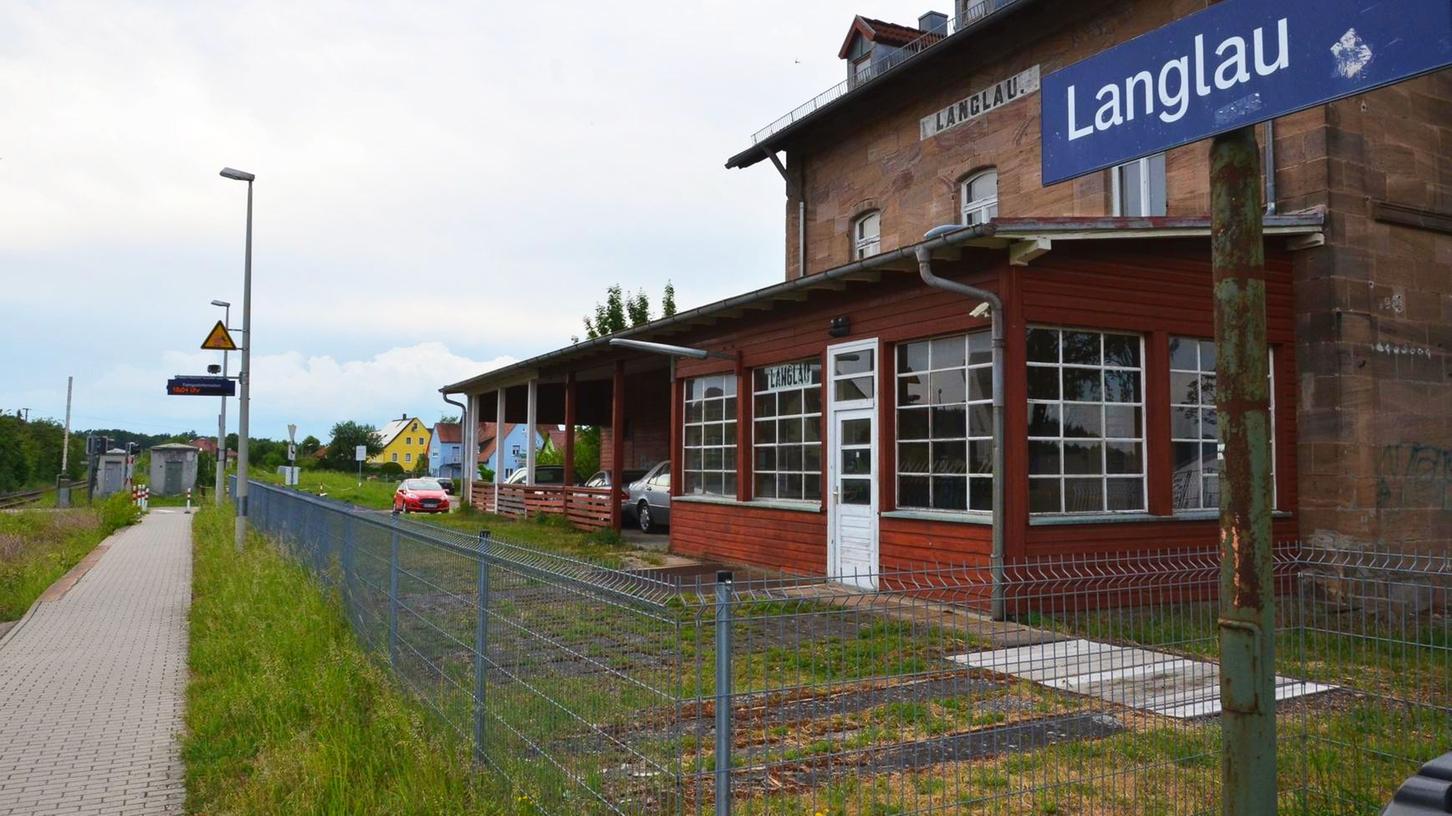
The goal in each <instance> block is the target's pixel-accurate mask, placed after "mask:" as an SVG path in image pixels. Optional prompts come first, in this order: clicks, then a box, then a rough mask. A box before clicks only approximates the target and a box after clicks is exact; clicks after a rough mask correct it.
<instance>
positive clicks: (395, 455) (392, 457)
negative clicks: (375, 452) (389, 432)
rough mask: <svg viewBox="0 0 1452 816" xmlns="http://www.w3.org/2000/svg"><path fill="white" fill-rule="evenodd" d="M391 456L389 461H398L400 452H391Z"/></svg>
mask: <svg viewBox="0 0 1452 816" xmlns="http://www.w3.org/2000/svg"><path fill="white" fill-rule="evenodd" d="M389 457H391V458H390V459H389V460H388V461H390V462H397V461H398V454H397V453H391V454H389Z"/></svg>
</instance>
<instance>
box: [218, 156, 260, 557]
mask: <svg viewBox="0 0 1452 816" xmlns="http://www.w3.org/2000/svg"><path fill="white" fill-rule="evenodd" d="M222 178H226V179H232V180H233V181H245V182H247V249H246V256H245V259H244V261H243V265H242V364H241V366H240V367H239V368H238V370H237V379H238V380H240V381H241V383H242V394H241V397H240V401H241V405H240V407H239V409H238V412H237V521H236V524H235V528H234V536H235V538H236V540H235V542H234V543H235V544H236V547H237V549H238V550H241V549H242V542H243V541H245V540H246V538H247V414H248V404H247V403H248V399H249V398H250V397H251V392H252V365H251V363H252V182H253V181H254V180H255V179H256V178H257V176H255V175H253V174H251V173H247V172H244V171H242V170H233V169H232V168H230V167H224V168H222Z"/></svg>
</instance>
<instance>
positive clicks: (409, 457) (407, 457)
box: [403, 453, 413, 462]
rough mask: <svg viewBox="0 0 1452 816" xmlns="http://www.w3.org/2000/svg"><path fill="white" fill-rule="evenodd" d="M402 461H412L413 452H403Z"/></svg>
mask: <svg viewBox="0 0 1452 816" xmlns="http://www.w3.org/2000/svg"><path fill="white" fill-rule="evenodd" d="M403 461H405V462H412V461H413V454H411V453H405V454H404V455H403Z"/></svg>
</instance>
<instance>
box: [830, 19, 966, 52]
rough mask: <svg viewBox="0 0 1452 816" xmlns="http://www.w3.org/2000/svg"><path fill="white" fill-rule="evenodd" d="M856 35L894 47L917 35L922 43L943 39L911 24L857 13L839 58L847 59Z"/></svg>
mask: <svg viewBox="0 0 1452 816" xmlns="http://www.w3.org/2000/svg"><path fill="white" fill-rule="evenodd" d="M856 37H865V38H867V39H868V40H869V41H871V42H875V43H882V44H883V45H890V46H892V47H894V48H900V47H902V46H904V45H907V44H908V43H910V42H912V41H914V40H916V39H918V38H919V37H921V38H922V39H923V41H922V43H921V44H922V45H930V44H932V43H935V42H937V41H938V40H941V39H943V35H941V34H933V33H929V32H925V31H922V30H921V29H917V28H913V27H912V26H905V25H898V24H897V23H889V22H887V21H885V20H874V19H873V18H871V17H863V16H862V15H861V14H859V15H857V16H856V17H853V18H852V27H851V28H849V29H848V30H847V37H846V39H844V40H842V48H841V50H839V51H838V52H837V57H838V58H839V59H847V55H848V54H850V53H851V49H852V40H853V39H854V38H856Z"/></svg>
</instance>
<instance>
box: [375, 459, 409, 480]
mask: <svg viewBox="0 0 1452 816" xmlns="http://www.w3.org/2000/svg"><path fill="white" fill-rule="evenodd" d="M378 475H380V476H388V477H391V478H398V477H400V476H402V475H403V465H400V464H399V463H397V462H384V463H383V464H381V465H379V466H378Z"/></svg>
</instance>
